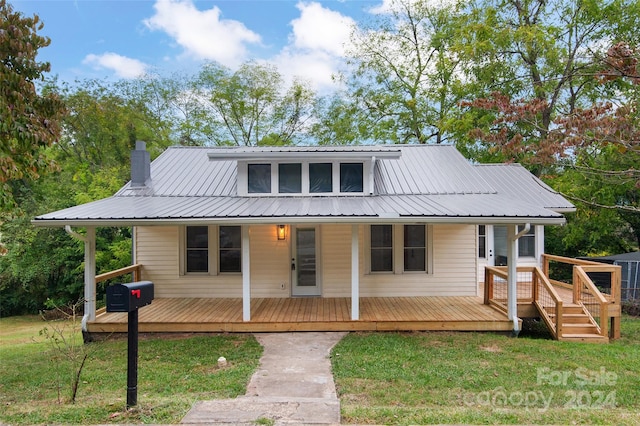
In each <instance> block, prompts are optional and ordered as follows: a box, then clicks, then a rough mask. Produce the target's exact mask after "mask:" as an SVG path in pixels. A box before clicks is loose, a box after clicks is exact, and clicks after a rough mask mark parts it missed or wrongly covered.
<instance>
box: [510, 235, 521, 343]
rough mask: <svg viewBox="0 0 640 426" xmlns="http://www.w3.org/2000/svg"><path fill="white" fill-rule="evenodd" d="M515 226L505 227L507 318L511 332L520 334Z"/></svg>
mask: <svg viewBox="0 0 640 426" xmlns="http://www.w3.org/2000/svg"><path fill="white" fill-rule="evenodd" d="M516 230H517V228H516V226H515V225H508V226H507V316H508V317H509V319H510V320H512V321H513V332H514V333H515V334H517V333H519V332H520V327H519V324H518V293H517V285H518V276H517V267H518V261H517V257H518V240H517V239H516Z"/></svg>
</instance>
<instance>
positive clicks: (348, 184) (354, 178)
mask: <svg viewBox="0 0 640 426" xmlns="http://www.w3.org/2000/svg"><path fill="white" fill-rule="evenodd" d="M340 192H363V178H362V163H341V164H340Z"/></svg>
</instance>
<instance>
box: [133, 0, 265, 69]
mask: <svg viewBox="0 0 640 426" xmlns="http://www.w3.org/2000/svg"><path fill="white" fill-rule="evenodd" d="M154 9H155V11H156V13H155V15H153V16H152V17H151V18H149V19H146V20H145V21H144V23H145V25H146V26H147V27H148V28H149V29H151V30H160V31H164V32H166V33H167V34H168V35H169V36H171V37H173V38H174V39H175V41H176V42H177V43H178V44H179V45H180V46H182V47H183V48H184V49H185V52H186V53H187V54H189V55H192V56H194V57H196V58H198V59H207V60H214V61H217V62H219V63H221V64H223V65H225V66H228V67H231V68H234V67H236V66H238V65H239V64H240V63H242V62H243V61H245V60H246V55H247V50H246V44H248V43H260V42H261V38H260V35H259V34H257V33H255V32H253V31H251V30H249V29H248V28H247V27H246V26H245V25H244V24H243V23H241V22H239V21H234V20H230V19H222V18H221V11H220V9H219V8H218V7H217V6H214V7H212V8H211V9H208V10H204V11H200V10H198V9H197V8H196V7H195V5H194V4H193V1H192V0H157V1H156V3H155V5H154Z"/></svg>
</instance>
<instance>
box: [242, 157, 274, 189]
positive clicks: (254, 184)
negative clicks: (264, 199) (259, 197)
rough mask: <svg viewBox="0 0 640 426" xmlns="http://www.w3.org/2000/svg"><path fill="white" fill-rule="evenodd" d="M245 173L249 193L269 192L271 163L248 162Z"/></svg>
mask: <svg viewBox="0 0 640 426" xmlns="http://www.w3.org/2000/svg"><path fill="white" fill-rule="evenodd" d="M247 175H248V176H247V178H248V180H249V185H248V190H249V193H251V194H268V193H270V192H271V164H249V165H248V166H247Z"/></svg>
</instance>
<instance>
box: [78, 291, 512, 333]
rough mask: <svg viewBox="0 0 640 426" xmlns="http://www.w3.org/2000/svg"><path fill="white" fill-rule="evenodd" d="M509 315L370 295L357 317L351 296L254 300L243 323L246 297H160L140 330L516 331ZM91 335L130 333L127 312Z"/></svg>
mask: <svg viewBox="0 0 640 426" xmlns="http://www.w3.org/2000/svg"><path fill="white" fill-rule="evenodd" d="M512 327H513V323H512V322H511V321H509V320H508V319H507V317H506V315H504V313H502V312H499V311H498V310H496V309H494V308H492V307H490V306H487V305H484V304H483V299H482V298H481V297H384V298H377V297H370V298H366V297H365V298H361V299H360V320H358V321H352V320H351V299H350V298H322V297H309V298H282V299H251V321H248V322H244V321H242V299H240V298H237V299H156V300H154V301H153V303H152V304H151V305H148V306H145V307H144V308H141V309H140V312H139V330H140V332H269V331H376V330H377V331H383V330H384V331H390V330H398V331H399V330H402V331H417V330H441V331H444V330H450V331H453V330H457V331H510V330H511V329H512ZM87 328H88V331H89V332H90V333H113V332H126V331H127V314H126V313H106V312H104V311H102V312H98V316H97V317H96V320H95V321H93V322H90V323H89V324H88V327H87Z"/></svg>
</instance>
